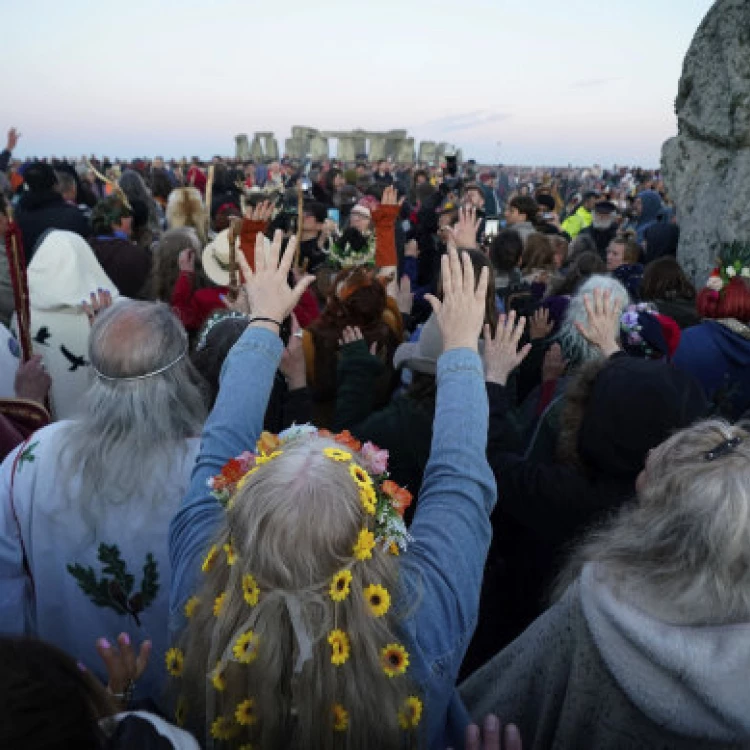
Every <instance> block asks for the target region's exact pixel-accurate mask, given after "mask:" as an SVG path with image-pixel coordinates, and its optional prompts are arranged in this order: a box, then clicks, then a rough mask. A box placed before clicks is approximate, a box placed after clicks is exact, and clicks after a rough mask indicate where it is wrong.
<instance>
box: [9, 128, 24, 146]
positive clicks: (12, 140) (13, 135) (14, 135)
mask: <svg viewBox="0 0 750 750" xmlns="http://www.w3.org/2000/svg"><path fill="white" fill-rule="evenodd" d="M20 137H21V134H20V133H19V132H18V131H17V130H16V129H15V128H11V129H10V130H9V131H8V143H7V145H6V147H5V148H6V149H7V150H8V151H13V149H14V148H15V147H16V146H17V145H18V139H19V138H20Z"/></svg>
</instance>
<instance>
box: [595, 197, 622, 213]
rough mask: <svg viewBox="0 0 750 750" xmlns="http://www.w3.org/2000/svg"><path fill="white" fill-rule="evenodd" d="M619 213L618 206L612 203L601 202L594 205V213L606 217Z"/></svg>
mask: <svg viewBox="0 0 750 750" xmlns="http://www.w3.org/2000/svg"><path fill="white" fill-rule="evenodd" d="M616 211H617V206H615V204H614V203H612V201H599V202H598V203H596V204H595V205H594V213H597V214H602V215H604V216H609V214H613V213H615V212H616Z"/></svg>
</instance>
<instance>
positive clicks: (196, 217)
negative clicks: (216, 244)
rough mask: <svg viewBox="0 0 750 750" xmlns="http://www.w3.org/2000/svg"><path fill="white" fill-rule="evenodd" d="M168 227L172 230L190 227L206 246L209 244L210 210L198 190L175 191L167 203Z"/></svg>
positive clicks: (191, 188) (179, 189)
mask: <svg viewBox="0 0 750 750" xmlns="http://www.w3.org/2000/svg"><path fill="white" fill-rule="evenodd" d="M166 217H167V226H168V227H169V228H170V229H178V228H180V227H190V228H192V229H194V230H195V231H196V232H197V233H198V239H199V240H200V241H201V243H202V244H203V245H204V246H205V245H206V244H207V243H208V236H207V234H206V231H207V229H208V209H207V208H206V206H205V204H204V203H203V198H202V197H201V194H200V191H199V190H198V188H194V187H183V188H177V189H175V190H173V191H172V192H171V193H170V194H169V200H168V201H167V210H166Z"/></svg>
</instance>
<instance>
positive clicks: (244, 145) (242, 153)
mask: <svg viewBox="0 0 750 750" xmlns="http://www.w3.org/2000/svg"><path fill="white" fill-rule="evenodd" d="M234 142H235V144H236V148H235V155H236V157H237V158H238V159H242V161H247V160H248V159H249V158H250V144H249V143H248V141H247V134H246V133H241V134H240V135H236V136H235V137H234Z"/></svg>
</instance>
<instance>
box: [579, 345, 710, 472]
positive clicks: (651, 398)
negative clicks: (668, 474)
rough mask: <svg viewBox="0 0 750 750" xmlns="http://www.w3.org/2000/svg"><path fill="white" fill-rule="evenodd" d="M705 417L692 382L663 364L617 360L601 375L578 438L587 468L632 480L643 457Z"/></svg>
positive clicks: (704, 403)
mask: <svg viewBox="0 0 750 750" xmlns="http://www.w3.org/2000/svg"><path fill="white" fill-rule="evenodd" d="M707 412H708V402H707V401H706V396H705V394H704V392H703V389H702V388H701V386H700V384H699V383H698V381H697V380H695V379H694V378H693V376H692V375H689V374H688V373H686V372H683V371H682V370H678V369H676V368H674V367H672V366H671V365H669V364H667V363H666V362H664V361H661V360H660V361H653V360H648V359H639V358H636V357H628V356H627V355H624V354H622V355H620V356H615V357H612V358H611V359H610V360H609V361H608V362H607V364H606V365H605V366H604V368H603V369H602V370H601V372H600V373H599V375H598V376H597V378H596V381H595V383H594V387H593V392H592V394H591V397H590V399H589V402H588V405H587V406H586V411H585V414H584V416H583V421H582V423H581V429H580V431H579V433H578V454H579V455H580V457H581V459H582V460H583V461H584V463H585V464H586V466H588V467H589V468H591V469H593V470H595V471H598V472H601V473H602V474H606V475H608V476H612V477H620V478H624V479H635V478H636V476H638V474H639V473H640V472H641V471H642V469H643V467H644V465H645V462H646V456H647V454H648V452H649V451H650V450H651V449H652V448H655V447H656V446H657V445H659V444H660V443H661V442H663V441H664V440H666V439H667V438H668V437H669V435H670V434H671V433H672V432H674V431H675V430H679V429H682V428H683V427H687V426H689V425H691V424H692V423H693V422H695V421H696V420H698V419H701V418H702V417H705V416H706V414H707Z"/></svg>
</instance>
